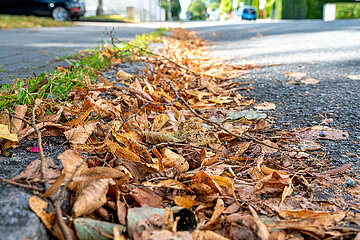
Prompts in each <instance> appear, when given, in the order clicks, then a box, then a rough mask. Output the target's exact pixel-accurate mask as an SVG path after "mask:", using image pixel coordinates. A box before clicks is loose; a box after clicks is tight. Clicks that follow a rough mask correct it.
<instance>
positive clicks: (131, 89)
mask: <svg viewBox="0 0 360 240" xmlns="http://www.w3.org/2000/svg"><path fill="white" fill-rule="evenodd" d="M128 90H129V93H131V94H132V95H134V96H135V97H136V98H138V99H140V100H145V101H149V102H153V101H154V100H153V99H152V97H151V96H150V95H149V94H147V93H146V92H144V91H143V90H142V89H139V88H136V87H133V86H130V87H129V89H128Z"/></svg>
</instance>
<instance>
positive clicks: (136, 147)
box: [128, 138, 153, 163]
mask: <svg viewBox="0 0 360 240" xmlns="http://www.w3.org/2000/svg"><path fill="white" fill-rule="evenodd" d="M128 141H129V143H130V147H131V149H132V150H133V151H134V152H135V153H136V154H138V155H139V156H141V157H142V158H143V159H144V160H145V162H146V163H153V159H152V157H151V155H150V153H149V151H148V150H147V149H146V147H145V146H143V145H141V144H140V143H138V142H137V141H136V140H135V139H133V138H130V139H128Z"/></svg>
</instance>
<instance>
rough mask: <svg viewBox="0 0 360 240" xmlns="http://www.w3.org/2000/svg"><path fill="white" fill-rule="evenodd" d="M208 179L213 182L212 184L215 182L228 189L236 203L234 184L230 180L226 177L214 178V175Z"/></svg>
mask: <svg viewBox="0 0 360 240" xmlns="http://www.w3.org/2000/svg"><path fill="white" fill-rule="evenodd" d="M210 178H211V179H212V180H214V182H216V183H217V184H218V185H220V186H222V187H226V188H228V189H230V191H231V193H232V195H233V197H234V199H235V201H236V202H238V201H237V199H236V194H235V190H234V184H233V182H232V181H231V179H230V178H228V177H220V176H216V175H213V176H210Z"/></svg>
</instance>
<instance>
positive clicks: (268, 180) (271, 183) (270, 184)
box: [254, 171, 291, 194]
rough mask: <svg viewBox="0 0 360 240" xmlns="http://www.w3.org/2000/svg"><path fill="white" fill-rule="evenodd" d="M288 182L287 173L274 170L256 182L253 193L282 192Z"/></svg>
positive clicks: (289, 181) (289, 182)
mask: <svg viewBox="0 0 360 240" xmlns="http://www.w3.org/2000/svg"><path fill="white" fill-rule="evenodd" d="M290 184H291V180H290V178H289V175H283V174H280V173H278V172H276V171H274V172H272V173H271V174H270V175H268V176H266V177H264V178H263V179H261V180H260V181H259V182H258V183H257V184H256V186H255V189H254V193H255V194H262V193H282V192H283V191H284V189H285V187H286V186H289V185H290Z"/></svg>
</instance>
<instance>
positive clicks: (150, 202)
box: [130, 188, 163, 208]
mask: <svg viewBox="0 0 360 240" xmlns="http://www.w3.org/2000/svg"><path fill="white" fill-rule="evenodd" d="M130 195H131V196H132V197H133V198H134V200H135V201H136V202H137V204H139V205H140V207H141V206H144V205H146V206H148V207H154V208H162V202H163V200H162V198H161V197H160V196H159V195H157V194H156V193H154V192H153V191H152V190H151V189H149V188H135V189H134V190H133V191H132V192H131V194H130Z"/></svg>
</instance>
